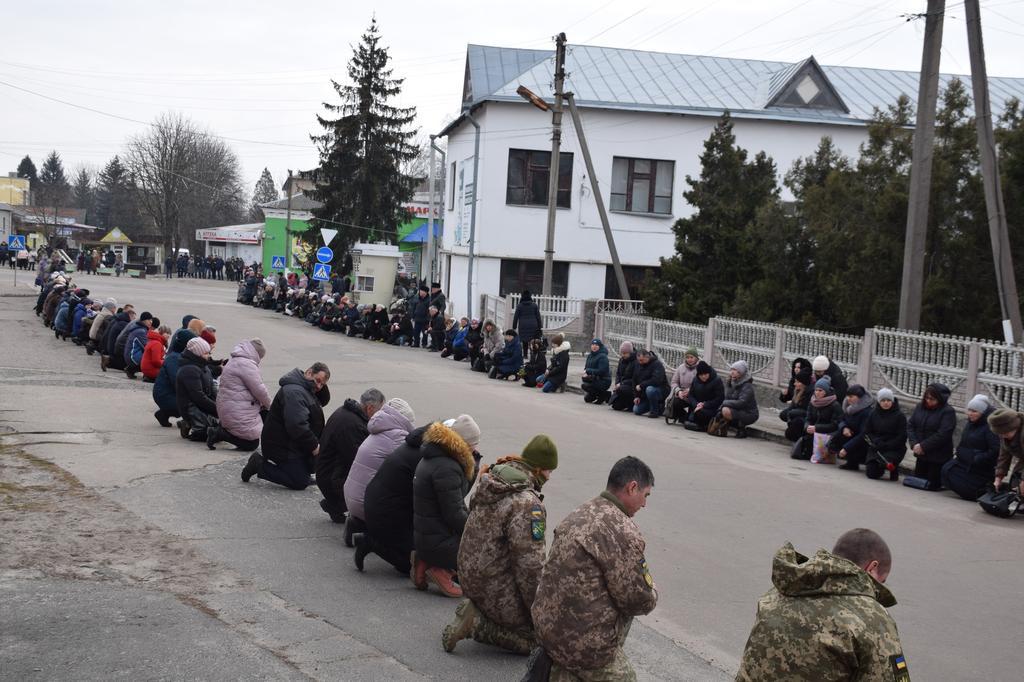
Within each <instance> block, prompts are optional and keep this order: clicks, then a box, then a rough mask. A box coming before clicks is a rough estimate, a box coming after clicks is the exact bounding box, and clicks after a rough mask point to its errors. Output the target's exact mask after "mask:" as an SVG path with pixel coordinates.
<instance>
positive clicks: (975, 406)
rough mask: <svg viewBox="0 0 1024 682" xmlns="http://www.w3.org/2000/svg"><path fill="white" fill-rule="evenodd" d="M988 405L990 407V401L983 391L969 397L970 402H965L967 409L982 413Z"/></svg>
mask: <svg viewBox="0 0 1024 682" xmlns="http://www.w3.org/2000/svg"><path fill="white" fill-rule="evenodd" d="M990 407H992V403H990V402H989V400H988V396H987V395H985V394H984V393H979V394H978V395H976V396H974V397H973V398H971V400H970V402H968V403H967V409H968V410H974V411H975V412H981V413H982V414H984V413H985V410H987V409H988V408H990Z"/></svg>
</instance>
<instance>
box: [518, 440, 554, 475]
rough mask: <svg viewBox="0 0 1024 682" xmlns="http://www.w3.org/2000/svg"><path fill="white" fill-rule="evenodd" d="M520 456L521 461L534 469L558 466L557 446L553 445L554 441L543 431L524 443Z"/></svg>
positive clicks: (547, 468)
mask: <svg viewBox="0 0 1024 682" xmlns="http://www.w3.org/2000/svg"><path fill="white" fill-rule="evenodd" d="M522 457H523V461H524V462H526V463H527V464H529V465H530V466H532V467H533V468H534V469H542V470H549V469H557V468H558V448H556V447H555V443H554V441H552V440H551V438H550V437H549V436H546V435H544V434H543V433H541V434H538V435H536V436H534V437H533V439H532V440H531V441H530V442H529V443H527V444H526V447H525V448H523V454H522Z"/></svg>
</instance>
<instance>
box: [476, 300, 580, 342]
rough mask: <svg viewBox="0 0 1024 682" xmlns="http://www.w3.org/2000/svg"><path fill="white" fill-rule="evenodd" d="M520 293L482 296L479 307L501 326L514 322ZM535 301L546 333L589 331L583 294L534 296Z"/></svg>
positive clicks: (485, 317) (571, 334)
mask: <svg viewBox="0 0 1024 682" xmlns="http://www.w3.org/2000/svg"><path fill="white" fill-rule="evenodd" d="M519 298H520V296H519V294H511V295H509V296H493V295H491V294H484V295H483V296H481V301H480V309H481V310H482V311H483V312H484V318H483V319H490V320H494V323H495V324H496V325H498V327H500V328H501V329H507V328H508V327H511V326H512V320H513V318H514V317H515V311H516V306H517V305H519ZM533 301H534V303H536V304H537V306H538V307H539V308H540V316H541V319H542V320H543V323H544V332H545V333H554V332H562V333H563V334H565V335H567V336H579V335H583V334H584V333H585V332H586V326H585V325H584V314H583V312H584V307H585V301H584V300H583V299H581V298H568V297H565V296H534V297H533Z"/></svg>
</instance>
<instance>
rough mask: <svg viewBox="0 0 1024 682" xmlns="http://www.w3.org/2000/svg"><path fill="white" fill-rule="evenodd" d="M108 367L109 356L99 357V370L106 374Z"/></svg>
mask: <svg viewBox="0 0 1024 682" xmlns="http://www.w3.org/2000/svg"><path fill="white" fill-rule="evenodd" d="M109 366H110V356H109V355H101V356H100V369H102V370H103V371H104V372H106V371H107V367H109Z"/></svg>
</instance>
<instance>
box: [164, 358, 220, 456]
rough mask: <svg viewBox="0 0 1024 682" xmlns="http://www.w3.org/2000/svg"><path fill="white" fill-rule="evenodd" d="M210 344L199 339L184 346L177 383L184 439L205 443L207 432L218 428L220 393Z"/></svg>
mask: <svg viewBox="0 0 1024 682" xmlns="http://www.w3.org/2000/svg"><path fill="white" fill-rule="evenodd" d="M210 350H211V349H210V344H208V343H207V342H206V341H205V340H203V339H200V338H194V339H191V340H190V341H189V342H188V344H187V345H186V346H185V352H184V353H182V354H181V360H180V361H179V364H178V374H177V376H176V377H175V379H174V394H175V399H176V402H177V405H178V414H180V415H181V421H179V422H178V428H179V429H180V430H181V437H182V438H188V439H189V440H196V441H205V440H206V436H207V435H208V434H207V429H208V428H210V427H215V426H217V393H216V392H215V391H214V388H213V372H211V371H210Z"/></svg>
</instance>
